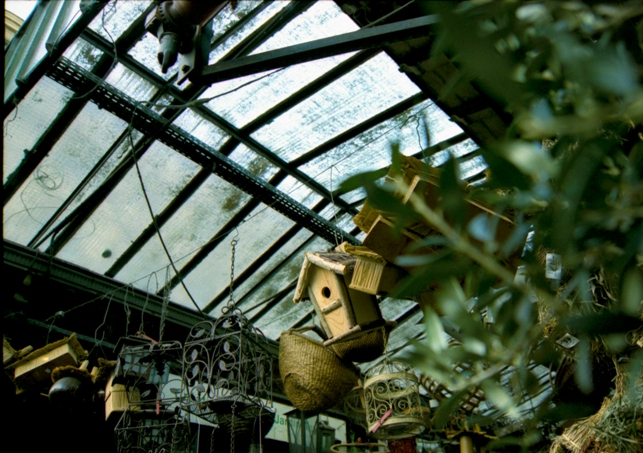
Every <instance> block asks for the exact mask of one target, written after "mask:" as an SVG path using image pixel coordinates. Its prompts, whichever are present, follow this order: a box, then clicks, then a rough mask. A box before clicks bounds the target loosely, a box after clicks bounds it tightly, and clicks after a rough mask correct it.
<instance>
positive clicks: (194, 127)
mask: <svg viewBox="0 0 643 453" xmlns="http://www.w3.org/2000/svg"><path fill="white" fill-rule="evenodd" d="M174 124H175V125H176V126H178V127H180V128H181V129H183V130H184V131H185V132H187V133H188V134H192V135H193V136H194V137H196V138H198V139H199V140H201V141H202V142H203V143H205V144H206V145H208V146H210V147H212V148H213V149H214V150H218V149H219V147H220V146H221V145H223V143H225V142H226V141H227V140H228V139H229V138H230V136H229V135H228V134H226V133H225V132H224V131H222V130H221V129H219V128H218V127H217V126H215V125H214V124H212V123H211V122H210V121H208V120H206V119H204V118H203V117H202V116H200V115H199V114H197V113H195V112H194V111H192V110H191V109H187V110H186V111H185V112H183V113H182V114H181V115H179V117H178V118H177V119H176V120H174Z"/></svg>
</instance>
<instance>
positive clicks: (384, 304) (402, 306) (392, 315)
mask: <svg viewBox="0 0 643 453" xmlns="http://www.w3.org/2000/svg"><path fill="white" fill-rule="evenodd" d="M414 305H417V304H416V303H415V302H413V301H411V300H404V299H394V298H392V297H386V298H384V299H383V300H382V301H381V302H380V310H381V311H382V317H383V318H384V319H386V320H389V321H395V320H396V319H398V318H399V317H400V316H401V315H402V314H404V313H406V312H407V311H409V310H410V309H411V308H413V306H414Z"/></svg>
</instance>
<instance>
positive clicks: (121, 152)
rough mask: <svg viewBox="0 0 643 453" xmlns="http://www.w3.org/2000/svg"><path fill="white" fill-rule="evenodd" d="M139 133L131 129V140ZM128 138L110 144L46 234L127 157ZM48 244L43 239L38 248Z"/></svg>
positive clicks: (44, 248) (43, 249) (139, 136)
mask: <svg viewBox="0 0 643 453" xmlns="http://www.w3.org/2000/svg"><path fill="white" fill-rule="evenodd" d="M141 136H142V135H141V133H140V132H138V131H132V140H134V142H136V141H137V140H138V139H139V138H141ZM129 149H130V145H129V140H127V139H124V140H121V141H120V143H118V140H117V141H116V142H115V143H114V144H113V145H112V146H110V150H111V151H108V152H107V154H106V155H105V156H103V158H102V159H101V160H103V162H102V164H100V163H99V168H97V169H96V170H95V173H94V174H93V175H91V174H90V175H88V178H89V180H88V181H87V182H86V184H85V185H84V186H83V187H80V186H79V189H80V190H79V192H78V193H77V194H76V195H75V196H74V198H73V200H68V205H67V207H66V208H65V209H64V211H62V212H61V213H60V215H59V216H58V217H57V219H55V222H54V223H53V224H52V226H51V228H49V230H48V231H47V232H46V233H47V235H48V234H49V233H50V232H51V231H52V230H54V229H55V228H57V226H58V225H59V224H60V222H63V221H64V220H65V219H66V218H67V216H69V215H71V214H72V213H73V211H74V210H75V209H76V208H78V206H80V204H81V203H82V202H83V201H85V200H86V199H87V197H89V196H90V195H91V194H92V193H93V192H94V191H95V190H96V189H98V187H100V185H101V184H103V183H104V182H105V180H106V179H107V177H108V176H109V175H110V174H111V173H112V171H113V170H114V169H115V168H116V167H117V166H119V165H122V163H123V160H127V159H129V158H130V157H129ZM48 246H49V243H48V241H44V242H43V243H42V244H41V246H40V249H41V250H42V251H45V250H46V249H47V247H48Z"/></svg>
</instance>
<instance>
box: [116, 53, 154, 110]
mask: <svg viewBox="0 0 643 453" xmlns="http://www.w3.org/2000/svg"><path fill="white" fill-rule="evenodd" d="M105 81H106V82H107V83H109V84H110V85H112V86H113V87H115V88H117V89H119V90H120V91H122V92H123V93H125V94H126V95H128V96H129V97H131V98H132V99H135V100H137V101H148V100H149V99H151V97H152V96H153V95H154V93H156V91H157V88H156V87H155V86H154V85H153V84H152V83H151V82H149V81H147V80H145V79H144V78H143V77H141V76H139V75H138V74H136V73H135V72H134V71H131V70H130V69H128V68H126V67H125V66H123V65H122V64H120V63H118V64H117V65H116V66H115V67H114V69H113V70H112V71H111V72H110V73H109V75H108V76H107V78H106V79H105ZM146 107H150V106H149V105H147V106H146Z"/></svg>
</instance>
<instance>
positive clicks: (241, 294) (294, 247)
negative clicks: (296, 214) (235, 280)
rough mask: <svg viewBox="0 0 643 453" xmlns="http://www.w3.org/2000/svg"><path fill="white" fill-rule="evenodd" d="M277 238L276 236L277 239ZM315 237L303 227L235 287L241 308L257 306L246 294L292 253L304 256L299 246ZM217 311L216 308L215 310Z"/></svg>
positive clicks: (244, 309)
mask: <svg viewBox="0 0 643 453" xmlns="http://www.w3.org/2000/svg"><path fill="white" fill-rule="evenodd" d="M276 239H277V238H276V237H275V240H276ZM314 239H315V237H314V236H313V235H312V233H311V232H310V231H308V230H307V229H305V228H301V229H300V230H299V231H298V232H297V233H296V234H295V236H294V237H293V238H292V239H290V240H289V241H288V242H287V243H286V244H285V245H284V246H283V247H281V248H280V249H279V250H278V251H277V252H276V253H275V254H273V255H272V256H271V257H270V259H269V260H268V261H266V263H264V264H263V265H262V266H261V267H260V268H259V269H258V270H257V271H255V272H254V273H253V274H252V276H251V277H250V278H248V280H246V281H245V282H244V283H243V284H242V285H241V286H239V287H238V288H237V289H235V294H236V298H237V299H238V300H239V301H240V303H239V308H240V309H241V310H243V311H244V312H246V311H251V310H253V309H254V308H257V307H256V306H255V304H253V303H251V299H252V298H251V297H248V298H246V295H248V293H249V292H250V291H251V290H252V288H254V287H255V286H256V285H257V284H260V283H261V281H262V280H263V279H264V278H265V277H266V276H267V275H268V274H269V273H270V272H271V271H272V270H273V269H275V268H277V267H278V266H281V265H282V264H284V263H286V261H287V260H288V259H289V258H290V257H291V255H293V254H296V256H303V252H300V251H298V249H299V247H302V246H304V247H305V244H306V243H308V242H311V241H313V240H314ZM215 311H216V310H215Z"/></svg>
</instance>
